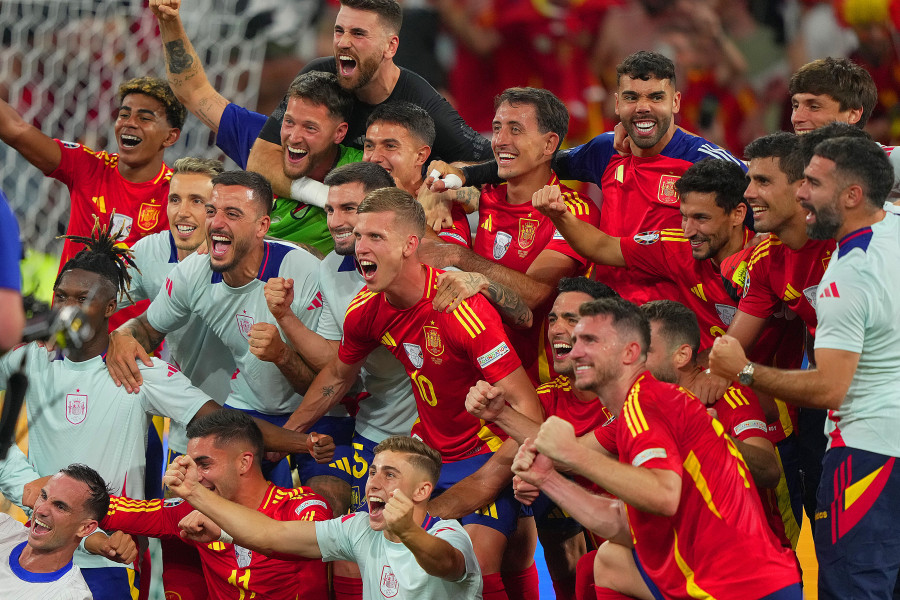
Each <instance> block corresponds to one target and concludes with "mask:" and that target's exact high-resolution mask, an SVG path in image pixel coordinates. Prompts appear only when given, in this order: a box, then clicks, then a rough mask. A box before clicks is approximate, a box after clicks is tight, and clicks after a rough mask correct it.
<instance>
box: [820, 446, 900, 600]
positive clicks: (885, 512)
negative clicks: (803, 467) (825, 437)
mask: <svg viewBox="0 0 900 600" xmlns="http://www.w3.org/2000/svg"><path fill="white" fill-rule="evenodd" d="M897 463H898V459H897V458H895V457H891V456H885V455H883V454H875V453H874V452H867V451H865V450H859V449H856V448H832V449H831V450H829V451H828V452H826V453H825V459H824V460H823V461H822V481H821V483H820V484H819V492H818V495H817V504H818V506H817V507H816V515H815V517H816V527H815V531H814V534H815V538H814V539H815V543H816V557H817V558H818V561H819V598H821V600H830V599H843V598H884V599H889V598H891V597H892V593H893V590H894V586H895V585H896V582H897V573H898V570H900V518H898V509H897V507H898V506H900V465H898V464H897ZM893 597H894V598H896V597H897V596H893Z"/></svg>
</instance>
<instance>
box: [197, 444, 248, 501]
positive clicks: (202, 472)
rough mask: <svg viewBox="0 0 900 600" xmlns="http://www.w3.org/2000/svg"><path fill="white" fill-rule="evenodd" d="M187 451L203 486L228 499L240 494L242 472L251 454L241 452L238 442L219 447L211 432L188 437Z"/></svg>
mask: <svg viewBox="0 0 900 600" xmlns="http://www.w3.org/2000/svg"><path fill="white" fill-rule="evenodd" d="M187 453H188V456H190V457H191V458H192V459H194V462H195V463H197V474H198V476H199V478H200V485H202V486H203V487H205V488H206V489H208V490H210V491H212V492H215V493H216V494H218V495H220V496H222V497H223V498H225V499H227V500H234V499H235V498H236V497H237V492H238V488H239V486H240V475H241V473H242V472H243V471H244V470H246V468H247V467H246V464H247V456H250V457H252V456H253V455H252V454H251V453H248V452H243V451H241V450H240V449H239V447H238V445H236V444H230V445H229V446H227V447H220V446H219V445H217V444H216V437H215V436H212V435H208V436H206V437H199V438H191V439H190V440H188V446H187Z"/></svg>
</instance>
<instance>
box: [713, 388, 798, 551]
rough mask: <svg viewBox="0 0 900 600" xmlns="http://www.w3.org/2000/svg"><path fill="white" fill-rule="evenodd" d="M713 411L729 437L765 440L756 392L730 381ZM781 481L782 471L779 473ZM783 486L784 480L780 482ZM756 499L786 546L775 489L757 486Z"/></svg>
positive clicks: (776, 534)
mask: <svg viewBox="0 0 900 600" xmlns="http://www.w3.org/2000/svg"><path fill="white" fill-rule="evenodd" d="M712 407H713V408H714V409H715V410H716V416H717V418H718V419H719V422H721V423H722V425H723V426H724V427H725V433H727V434H728V435H730V436H731V437H733V438H736V439H739V440H741V441H742V442H746V441H747V440H748V439H749V438H753V437H759V438H764V439H767V440H768V439H769V432H768V427H767V426H766V417H765V415H764V414H763V411H762V408H760V406H759V399H758V398H757V397H756V393H755V392H753V390H751V389H750V388H748V387H745V386H743V385H740V384H737V383H734V384H732V385H731V386H729V388H728V389H727V390H726V391H725V395H724V396H722V397H721V398H719V399H718V400H717V401H716V402H715V403H714V404H713V406H712ZM781 479H782V481H784V474H782V475H781ZM784 485H785V486H787V483H784ZM757 489H758V491H759V499H760V501H762V505H763V510H764V511H765V515H766V521H768V523H769V527H771V528H772V533H774V534H775V537H777V538H778V541H779V542H780V543H781V545H782V547H784V548H790V547H791V541H790V540H789V539H788V537H787V535H786V534H785V529H784V521H783V520H782V518H781V510H780V509H779V508H778V498H777V497H776V496H775V490H771V489H766V488H757Z"/></svg>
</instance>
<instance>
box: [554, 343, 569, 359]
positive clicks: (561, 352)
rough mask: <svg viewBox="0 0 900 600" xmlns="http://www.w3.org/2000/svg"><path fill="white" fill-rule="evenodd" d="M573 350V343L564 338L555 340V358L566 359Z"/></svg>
mask: <svg viewBox="0 0 900 600" xmlns="http://www.w3.org/2000/svg"><path fill="white" fill-rule="evenodd" d="M571 351H572V344H571V343H569V342H564V341H562V340H556V341H555V342H553V359H554V360H564V359H565V358H566V357H567V356H569V353H570V352H571Z"/></svg>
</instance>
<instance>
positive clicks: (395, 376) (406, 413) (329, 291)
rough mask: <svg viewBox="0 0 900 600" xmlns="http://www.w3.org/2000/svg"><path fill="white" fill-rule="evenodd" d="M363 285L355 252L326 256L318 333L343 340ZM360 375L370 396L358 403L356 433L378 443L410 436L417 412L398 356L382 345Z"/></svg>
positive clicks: (364, 365) (322, 271)
mask: <svg viewBox="0 0 900 600" xmlns="http://www.w3.org/2000/svg"><path fill="white" fill-rule="evenodd" d="M364 286H365V280H364V279H363V278H362V275H360V274H359V272H358V271H357V270H356V259H355V258H354V257H353V255H348V256H340V255H338V254H336V253H334V252H332V253H331V254H329V255H328V256H326V257H325V260H323V261H322V266H321V268H320V270H319V289H321V290H322V317H321V318H320V319H319V327H318V329H317V330H316V333H318V334H319V335H321V336H322V337H324V338H325V339H326V340H339V339H341V337H342V336H343V334H344V315H345V314H346V313H347V307H349V306H350V301H351V300H353V298H355V297H356V294H358V293H359V291H360V290H361V289H362V288H363V287H364ZM360 376H361V377H362V381H363V386H364V387H365V390H366V392H368V393H369V394H370V396H369V397H368V398H366V399H365V400H363V401H362V402H360V403H359V412H358V413H357V414H356V432H357V433H359V435H361V436H363V437H364V438H367V439H369V440H372V441H373V442H376V443H378V442H382V441H384V440H385V439H386V438H389V437H391V436H392V435H409V431H410V429H412V426H413V423H414V422H415V420H416V417H417V416H418V412H417V410H416V399H415V396H413V391H412V384H411V382H410V380H409V376H408V375H407V374H406V370H405V369H404V368H403V365H402V364H401V363H400V361H399V360H397V357H395V356H394V355H393V354H391V353H390V351H389V350H388V349H387V348H385V347H383V346H379V347H378V348H376V349H375V350H373V351H372V352H371V353H370V354H369V356H368V357H367V358H366V362H365V363H364V364H363V368H362V372H361V373H360Z"/></svg>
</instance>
